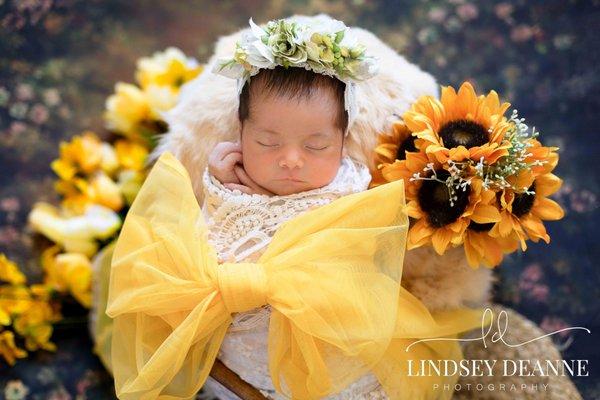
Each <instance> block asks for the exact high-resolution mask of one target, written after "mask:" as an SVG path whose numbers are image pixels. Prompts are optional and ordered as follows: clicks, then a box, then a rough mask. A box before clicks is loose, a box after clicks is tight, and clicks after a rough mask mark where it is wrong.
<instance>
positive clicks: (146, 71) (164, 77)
mask: <svg viewBox="0 0 600 400" xmlns="http://www.w3.org/2000/svg"><path fill="white" fill-rule="evenodd" d="M202 70H203V66H201V65H198V63H197V62H196V60H194V59H193V58H188V57H186V56H185V54H184V53H183V52H182V51H181V50H179V49H177V48H175V47H169V48H167V49H166V50H165V51H163V52H156V53H154V54H153V55H152V57H144V58H141V59H140V60H138V62H137V71H136V74H135V77H136V80H137V82H138V83H139V84H140V87H142V88H147V87H149V86H150V85H157V86H169V87H172V88H177V89H178V88H179V87H180V86H181V85H183V84H184V83H185V82H187V81H189V80H191V79H194V78H195V77H196V76H198V74H200V72H202Z"/></svg>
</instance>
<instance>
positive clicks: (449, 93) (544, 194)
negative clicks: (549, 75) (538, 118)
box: [371, 82, 564, 267]
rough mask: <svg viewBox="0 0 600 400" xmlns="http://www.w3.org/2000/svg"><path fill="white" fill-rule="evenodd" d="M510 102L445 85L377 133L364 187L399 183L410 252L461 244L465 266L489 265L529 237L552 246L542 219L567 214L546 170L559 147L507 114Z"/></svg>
mask: <svg viewBox="0 0 600 400" xmlns="http://www.w3.org/2000/svg"><path fill="white" fill-rule="evenodd" d="M509 107H510V103H500V100H499V98H498V94H497V93H496V92H495V91H493V90H492V91H490V92H489V94H488V95H487V96H484V95H480V96H477V94H476V93H475V90H474V89H473V86H472V85H471V84H470V83H468V82H465V83H463V84H462V85H461V87H460V88H459V90H458V92H456V91H455V90H454V88H452V87H450V86H448V87H442V93H441V98H440V99H439V100H438V99H436V98H434V97H432V96H423V97H421V98H419V99H418V100H417V101H416V102H415V103H414V104H412V106H411V107H410V109H409V110H408V111H407V112H406V113H404V114H403V115H402V118H401V119H399V120H397V121H395V122H394V123H393V128H392V132H390V133H384V134H381V135H380V136H379V139H378V140H379V143H378V146H377V147H376V149H375V165H376V167H377V170H376V171H374V179H373V182H372V184H371V187H374V186H377V185H380V184H383V183H385V182H391V181H394V180H398V179H403V180H404V182H405V188H406V199H407V205H406V212H407V214H408V215H409V216H410V217H411V227H410V230H409V233H408V240H407V248H408V249H409V250H410V249H413V248H417V247H420V246H425V245H432V246H433V248H434V249H435V251H436V253H438V254H440V255H442V254H444V252H445V251H446V250H447V249H448V248H449V247H450V246H461V245H462V246H463V248H464V251H465V256H466V259H467V261H468V263H469V265H470V266H472V267H477V266H479V265H480V264H484V265H485V266H487V267H494V266H497V265H498V264H500V262H501V261H502V259H503V257H504V255H505V254H508V253H511V252H514V251H516V250H517V249H518V248H519V247H520V248H521V249H522V250H523V251H525V250H526V249H527V240H532V241H533V242H538V241H539V240H540V239H542V240H544V241H545V242H546V243H549V242H550V237H549V235H548V233H547V232H546V229H545V226H544V223H543V221H546V220H558V219H560V218H562V217H563V215H564V212H563V210H562V208H561V207H560V206H559V205H558V204H557V203H556V202H555V201H553V200H551V199H549V198H548V196H550V195H551V194H553V193H555V192H556V191H557V190H558V189H559V188H560V186H561V184H562V180H561V179H560V178H558V177H557V176H556V175H554V174H553V173H552V171H553V170H554V168H555V167H556V165H557V163H558V154H557V150H558V148H557V147H545V146H543V145H542V144H541V143H540V142H539V141H538V139H537V138H538V136H539V132H537V131H536V130H535V128H533V129H529V127H528V126H527V125H526V124H525V123H524V118H519V116H518V114H517V111H516V110H512V113H511V115H510V117H506V116H505V113H506V112H507V111H508V109H509Z"/></svg>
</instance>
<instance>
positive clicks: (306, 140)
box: [202, 67, 385, 400]
mask: <svg viewBox="0 0 600 400" xmlns="http://www.w3.org/2000/svg"><path fill="white" fill-rule="evenodd" d="M343 102H344V83H342V82H340V81H339V80H337V79H335V78H331V77H328V76H325V75H322V74H315V73H314V72H311V71H307V70H304V69H301V68H290V69H288V70H285V69H284V68H282V67H276V68H275V69H272V70H269V69H265V70H261V71H260V72H259V73H258V74H257V75H256V76H253V77H252V80H251V83H250V84H249V85H248V84H247V85H246V86H245V87H244V89H243V91H242V93H241V94H240V105H239V119H240V122H241V125H242V130H241V135H240V136H241V137H240V141H239V142H221V143H219V144H217V145H216V146H215V148H214V149H213V151H212V153H211V154H210V156H209V164H208V166H207V167H206V169H205V170H204V174H203V187H204V202H203V205H202V213H203V215H204V219H205V221H206V223H207V226H208V228H209V242H211V244H212V245H213V246H214V247H215V249H216V250H217V254H218V256H219V259H220V261H221V262H224V261H227V262H255V261H256V260H258V258H259V257H260V255H261V254H262V253H263V252H264V250H266V247H267V246H268V244H269V242H270V241H271V238H272V237H273V235H274V233H275V232H276V231H277V229H278V228H279V227H280V226H281V225H282V224H283V223H284V222H285V221H287V220H289V219H291V218H293V217H295V216H297V215H299V214H300V213H303V212H306V211H308V210H310V209H312V208H315V207H319V206H322V205H325V204H328V203H330V202H331V201H333V200H335V199H337V198H339V197H342V196H345V195H348V194H352V193H356V192H360V191H364V190H367V188H368V186H369V183H370V181H371V175H370V173H369V170H368V167H367V166H366V165H364V164H361V163H359V162H356V161H354V160H352V159H351V158H349V157H347V156H344V138H345V132H346V129H347V123H348V122H347V121H348V120H347V114H346V112H345V110H344V103H343ZM270 312H271V309H270V306H269V305H265V306H262V307H259V308H256V309H254V310H250V311H247V312H242V313H234V315H233V323H232V324H231V326H230V327H229V330H228V331H227V334H226V335H225V339H224V341H223V344H222V346H221V348H220V351H219V354H218V356H217V357H218V358H219V359H220V360H221V361H222V362H223V363H224V364H225V365H226V366H227V367H229V368H230V369H231V370H233V371H234V372H235V373H237V374H238V375H239V376H240V377H241V378H242V379H243V380H245V381H247V382H249V383H250V384H251V385H252V386H254V387H256V388H257V389H259V390H260V391H261V392H262V393H263V394H264V395H265V396H267V397H268V398H273V399H278V398H280V397H278V395H277V394H276V393H275V390H274V388H273V385H272V382H271V378H270V375H269V371H268V354H267V337H268V327H269V317H270ZM204 390H205V391H206V392H207V394H208V395H209V396H210V395H216V396H217V397H219V398H220V399H225V400H227V399H238V397H237V396H236V395H235V394H233V393H232V392H230V391H229V390H228V389H226V388H225V387H224V386H222V385H221V384H219V383H218V382H217V381H216V380H214V379H213V378H211V377H209V378H208V380H207V381H206V383H205V385H204ZM338 396H339V397H338ZM369 396H375V397H372V398H385V397H382V396H383V390H382V389H381V388H380V385H379V383H378V382H377V380H376V378H375V376H373V375H372V374H367V375H364V376H363V377H362V378H361V379H359V380H357V381H355V382H354V383H353V384H352V385H350V386H349V387H348V388H347V389H346V390H344V391H342V392H341V393H339V394H338V395H336V396H335V397H332V398H346V399H348V398H356V399H359V398H360V399H364V398H368V397H369Z"/></svg>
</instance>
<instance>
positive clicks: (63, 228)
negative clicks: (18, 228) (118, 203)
mask: <svg viewBox="0 0 600 400" xmlns="http://www.w3.org/2000/svg"><path fill="white" fill-rule="evenodd" d="M28 222H29V224H30V226H31V227H32V228H33V230H35V231H36V232H39V233H41V234H43V235H44V236H46V237H47V238H49V239H50V240H52V241H53V242H55V243H58V244H60V245H61V246H62V247H63V248H64V249H65V250H66V251H67V252H74V253H83V254H85V255H86V256H88V257H91V256H92V255H93V254H95V253H96V251H97V250H98V244H97V242H96V240H97V239H101V240H104V239H107V238H109V237H110V236H112V235H113V234H114V233H116V232H117V231H118V230H119V228H120V227H121V220H120V218H119V216H118V215H117V214H116V213H115V212H114V211H112V210H111V209H109V208H107V207H104V206H101V205H98V204H93V205H90V206H88V207H87V208H86V210H85V213H84V214H83V215H79V216H74V217H65V216H63V215H61V213H60V211H59V210H58V209H57V208H56V207H54V206H52V205H51V204H48V203H44V202H38V203H36V204H35V205H34V207H33V209H32V211H31V213H30V214H29V218H28Z"/></svg>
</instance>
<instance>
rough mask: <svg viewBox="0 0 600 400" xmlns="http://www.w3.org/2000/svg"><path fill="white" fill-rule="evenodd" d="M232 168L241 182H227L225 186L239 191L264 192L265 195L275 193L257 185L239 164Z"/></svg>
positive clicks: (249, 192)
mask: <svg viewBox="0 0 600 400" xmlns="http://www.w3.org/2000/svg"><path fill="white" fill-rule="evenodd" d="M233 168H234V172H235V174H236V176H237V178H238V179H239V180H240V182H241V183H240V184H238V183H227V184H225V185H224V186H225V187H226V188H228V189H232V190H233V189H238V190H239V191H241V192H243V193H247V194H266V195H267V196H273V195H275V193H272V192H270V191H268V190H267V189H265V188H263V187H262V186H259V185H258V183H256V182H254V181H253V180H252V179H251V178H250V177H249V176H248V174H247V173H246V171H245V170H244V168H242V167H241V166H239V165H235V166H234V167H233Z"/></svg>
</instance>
